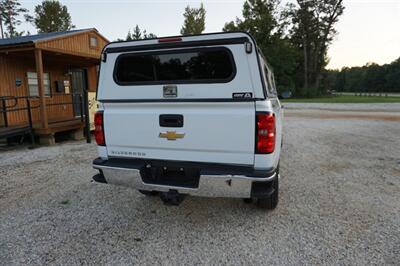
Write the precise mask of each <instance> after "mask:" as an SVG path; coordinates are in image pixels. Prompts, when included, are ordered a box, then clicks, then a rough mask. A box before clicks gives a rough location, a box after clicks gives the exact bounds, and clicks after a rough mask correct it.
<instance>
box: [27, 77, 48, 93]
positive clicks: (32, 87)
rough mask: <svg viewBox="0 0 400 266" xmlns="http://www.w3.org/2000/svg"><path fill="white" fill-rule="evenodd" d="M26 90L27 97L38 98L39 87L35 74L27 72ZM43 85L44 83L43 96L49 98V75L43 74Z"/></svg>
mask: <svg viewBox="0 0 400 266" xmlns="http://www.w3.org/2000/svg"><path fill="white" fill-rule="evenodd" d="M27 76H28V89H29V96H39V86H38V79H37V74H36V72H28V73H27ZM43 83H44V95H45V96H50V95H51V91H50V75H49V73H43Z"/></svg>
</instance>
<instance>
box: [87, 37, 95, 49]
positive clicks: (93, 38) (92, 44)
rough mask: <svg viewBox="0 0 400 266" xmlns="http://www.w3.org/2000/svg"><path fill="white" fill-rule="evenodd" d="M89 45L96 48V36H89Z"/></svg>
mask: <svg viewBox="0 0 400 266" xmlns="http://www.w3.org/2000/svg"><path fill="white" fill-rule="evenodd" d="M89 42H90V47H92V48H96V47H97V38H96V36H90V38H89Z"/></svg>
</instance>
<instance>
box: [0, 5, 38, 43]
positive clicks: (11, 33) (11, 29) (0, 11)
mask: <svg viewBox="0 0 400 266" xmlns="http://www.w3.org/2000/svg"><path fill="white" fill-rule="evenodd" d="M28 12H29V10H28V9H26V8H23V7H21V3H20V2H19V1H18V0H1V1H0V24H1V34H2V38H4V37H6V38H13V37H17V36H21V35H23V34H24V33H25V32H24V31H22V32H19V31H17V29H16V27H17V26H19V25H20V24H21V23H22V21H21V20H20V19H19V17H20V16H21V15H23V16H24V18H25V20H26V21H31V20H32V17H31V16H29V14H28ZM3 26H4V27H5V32H4V27H3Z"/></svg>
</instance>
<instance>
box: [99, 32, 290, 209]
mask: <svg viewBox="0 0 400 266" xmlns="http://www.w3.org/2000/svg"><path fill="white" fill-rule="evenodd" d="M97 100H98V101H99V102H100V108H99V111H98V112H97V113H96V114H95V138H96V142H97V144H98V153H99V157H98V158H97V159H95V160H94V161H93V167H94V168H95V169H98V170H99V174H97V175H95V176H94V177H93V178H94V180H96V181H98V182H102V183H109V184H115V185H122V186H128V187H132V188H135V189H138V190H139V191H140V192H141V193H143V194H146V195H154V194H160V195H161V198H162V199H163V200H164V201H165V202H169V203H172V204H179V203H180V202H181V200H182V199H183V196H184V195H197V196H205V197H236V198H243V199H245V201H246V202H255V203H256V204H257V205H258V206H260V207H263V208H266V209H274V208H275V207H276V206H277V203H278V189H279V184H278V182H279V157H280V153H281V142H282V115H283V114H282V109H281V104H280V102H279V100H278V97H277V92H276V88H275V82H274V76H273V73H272V72H271V69H270V67H269V66H268V64H267V62H266V60H265V59H264V57H263V56H262V54H261V52H260V51H259V49H258V48H257V45H256V43H255V41H254V39H253V38H252V37H251V36H250V35H249V34H247V33H243V32H235V33H214V34H203V35H193V36H178V37H167V38H157V39H147V40H139V41H129V42H114V43H110V44H108V45H107V46H106V47H105V48H104V50H103V53H102V62H101V67H100V76H99V86H98V91H97Z"/></svg>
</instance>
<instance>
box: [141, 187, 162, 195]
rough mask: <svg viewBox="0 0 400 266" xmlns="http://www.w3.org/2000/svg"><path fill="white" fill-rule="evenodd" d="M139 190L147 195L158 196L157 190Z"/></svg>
mask: <svg viewBox="0 0 400 266" xmlns="http://www.w3.org/2000/svg"><path fill="white" fill-rule="evenodd" d="M139 192H140V193H142V194H143V195H146V196H157V195H158V192H157V191H148V190H141V189H139Z"/></svg>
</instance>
